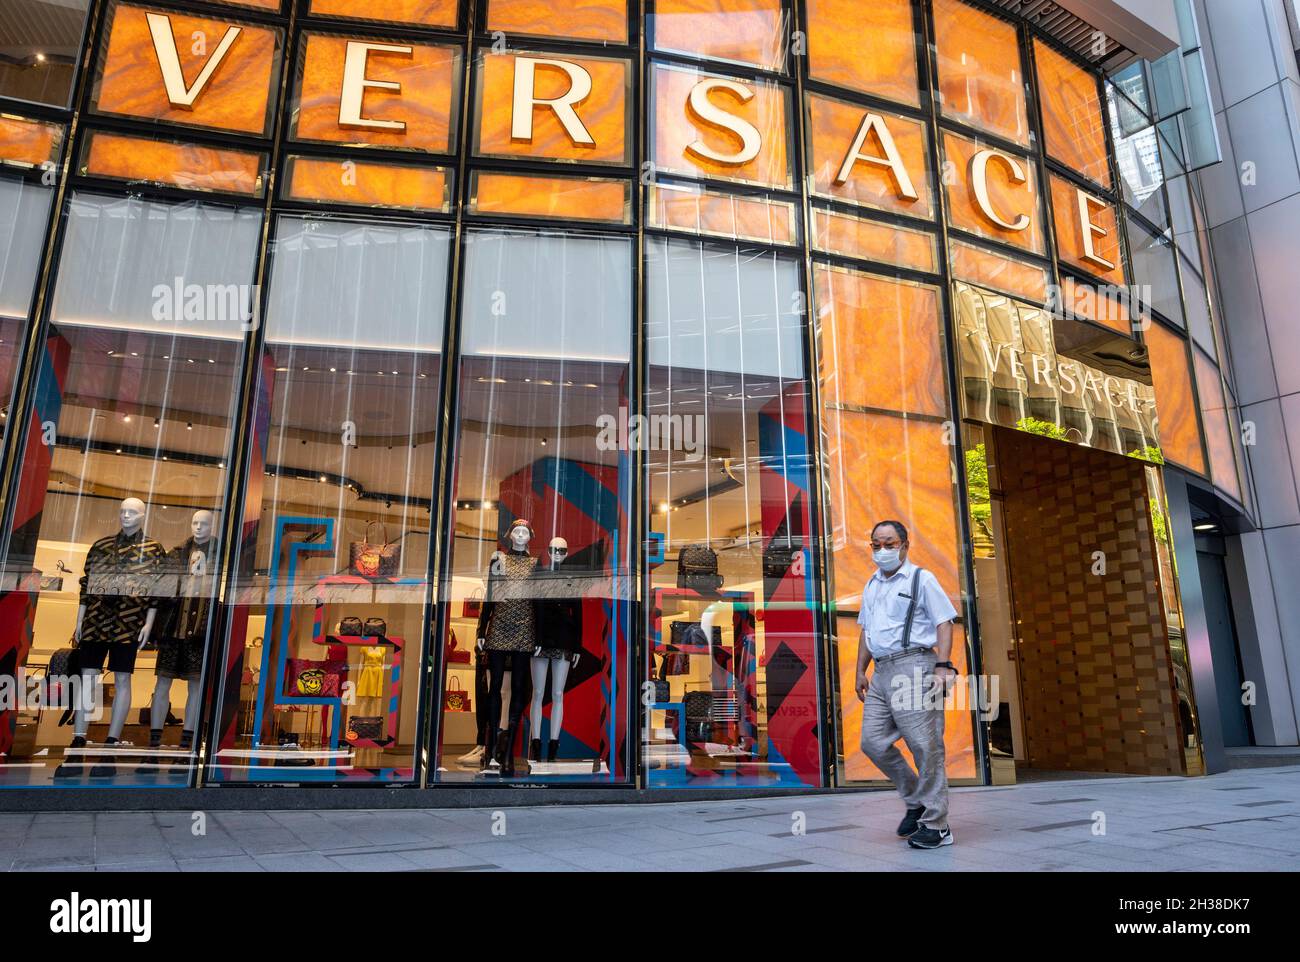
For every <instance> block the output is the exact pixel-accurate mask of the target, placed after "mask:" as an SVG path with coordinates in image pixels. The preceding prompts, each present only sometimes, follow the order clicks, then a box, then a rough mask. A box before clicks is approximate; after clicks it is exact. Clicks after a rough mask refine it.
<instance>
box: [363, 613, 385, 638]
mask: <svg viewBox="0 0 1300 962" xmlns="http://www.w3.org/2000/svg"><path fill="white" fill-rule="evenodd" d="M361 634H362V635H363V636H364V637H366V638H385V637H387V636H388V622H386V621H384V619H383V618H367V619H366V623H365V626H364V627H363V628H362V629H361Z"/></svg>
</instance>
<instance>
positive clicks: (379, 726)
mask: <svg viewBox="0 0 1300 962" xmlns="http://www.w3.org/2000/svg"><path fill="white" fill-rule="evenodd" d="M383 737H384V717H383V716H382V715H353V716H352V717H351V718H349V719H348V733H347V740H348V741H370V742H377V741H379V740H380V739H382V738H383Z"/></svg>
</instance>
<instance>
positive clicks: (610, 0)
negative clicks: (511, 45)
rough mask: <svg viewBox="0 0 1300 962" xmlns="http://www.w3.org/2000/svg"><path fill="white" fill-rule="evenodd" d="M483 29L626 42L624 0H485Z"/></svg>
mask: <svg viewBox="0 0 1300 962" xmlns="http://www.w3.org/2000/svg"><path fill="white" fill-rule="evenodd" d="M487 30H488V32H489V33H496V32H497V31H501V32H503V33H506V34H512V33H521V34H527V35H530V36H540V37H571V38H573V39H575V40H601V41H605V42H608V43H627V0H566V2H565V3H564V4H562V5H557V4H555V3H554V2H552V0H488V15H487Z"/></svg>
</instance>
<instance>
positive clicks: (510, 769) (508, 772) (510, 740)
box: [501, 722, 519, 778]
mask: <svg viewBox="0 0 1300 962" xmlns="http://www.w3.org/2000/svg"><path fill="white" fill-rule="evenodd" d="M518 734H519V723H518V722H515V723H514V724H513V725H511V726H510V730H509V731H507V732H506V733H505V740H506V742H505V745H506V751H505V755H506V760H505V761H504V762H502V763H501V775H502V777H504V778H514V777H515V738H516V736H518Z"/></svg>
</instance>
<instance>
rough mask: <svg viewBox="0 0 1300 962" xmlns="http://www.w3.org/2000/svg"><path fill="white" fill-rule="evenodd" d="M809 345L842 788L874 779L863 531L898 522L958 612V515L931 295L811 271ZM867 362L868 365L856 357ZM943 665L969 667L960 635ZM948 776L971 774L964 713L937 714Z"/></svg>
mask: <svg viewBox="0 0 1300 962" xmlns="http://www.w3.org/2000/svg"><path fill="white" fill-rule="evenodd" d="M814 282H815V286H816V301H817V338H818V342H819V344H820V352H819V357H820V365H821V366H820V370H819V372H818V374H819V377H820V383H821V399H822V415H821V428H822V437H823V442H822V443H823V446H824V449H823V458H824V460H825V464H826V484H827V490H828V492H829V495H830V500H829V503H828V505H827V512H828V514H829V516H830V517H829V522H830V528H831V538H832V541H831V553H832V560H833V575H832V577H833V582H832V584H833V587H832V588H831V592H832V594H831V597H833V598H834V605H833V608H832V610H833V612H834V618H833V623H834V624H835V630H836V633H837V635H838V640H839V646H838V648H839V665H838V672H839V685H840V712H841V730H840V738H841V742H840V746H839V748H840V772H841V777H842V778H844V779H846V780H848V781H862V780H867V779H880V778H883V777H884V776H883V775H882V773H881V772H880V771H879V770H878V769H877V768H876V767H875V765H874V764H872V762H871V761H870V759H868V758H867V756H866V755H864V754H863V753H862V751H861V750H860V748H859V745H860V743H861V737H862V703H861V701H860V700H859V699H858V696H857V694H856V690H855V682H856V676H857V656H858V642H859V635H860V631H861V629H860V628H859V626H858V621H857V619H858V615H859V612H860V609H861V606H862V592H863V588H864V586H865V585H866V584H867V582H868V581H869V580H870V578H871V576H872V575H873V574H874V573H875V570H876V569H875V566H874V565H873V563H872V561H871V529H872V527H873V526H874V524H875V523H876V522H877V521H884V520H887V519H897V520H899V521H901V522H902V523H903V524H904V525H905V526H906V527H907V528H908V529H909V534H910V541H911V549H910V552H909V555H908V560H910V561H912V562H914V563H916V564H919V565H921V566H923V567H925V568H926V569H927V570H929V571H931V572H933V573H934V575H935V577H937V578H938V579H939V584H940V586H941V587H942V588H943V590H944V592H945V593H946V594H947V595H948V596H949V598H950V600H951V601H952V602H953V604H954V606H955V607H956V608H958V609H960V608H961V575H960V569H959V566H958V560H957V559H958V556H959V552H958V543H959V540H958V539H959V535H958V530H957V509H956V501H955V499H954V494H955V493H954V491H953V486H952V481H951V479H952V478H953V477H954V475H955V468H954V466H953V464H952V451H953V447H952V445H951V444H950V443H948V442H947V441H945V432H946V431H948V430H949V427H948V423H949V418H950V417H951V415H950V408H949V405H948V389H947V379H946V375H945V362H944V351H943V346H942V335H941V333H940V331H941V322H940V298H939V290H938V288H935V287H932V286H929V285H922V284H914V283H910V282H907V281H896V280H891V279H888V278H883V277H876V276H873V275H870V274H864V273H861V272H858V271H851V270H844V269H841V268H833V267H827V266H822V265H817V266H816V267H815V268H814ZM868 355H869V356H871V357H872V358H873V359H874V361H873V363H872V365H871V366H870V368H869V369H868V368H866V367H864V366H863V365H862V358H863V357H866V356H868ZM953 634H954V644H953V651H952V655H951V660H952V662H953V664H955V665H956V666H957V667H958V669H959V670H960V671H962V672H963V673H965V671H966V666H967V665H968V664H969V659H968V653H967V651H966V648H965V643H964V637H963V632H962V630H961V628H960V627H958V628H957V629H956V630H955V631H954V633H953ZM945 716H946V717H945V730H944V744H945V748H946V759H945V761H946V766H947V770H948V774H949V775H950V776H952V777H954V778H973V777H975V775H976V768H975V749H974V729H973V727H972V724H971V714H970V712H969V711H968V710H964V709H962V710H959V709H956V708H955V707H953V706H952V705H949V706H948V710H947V711H946V712H945Z"/></svg>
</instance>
